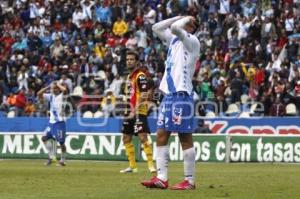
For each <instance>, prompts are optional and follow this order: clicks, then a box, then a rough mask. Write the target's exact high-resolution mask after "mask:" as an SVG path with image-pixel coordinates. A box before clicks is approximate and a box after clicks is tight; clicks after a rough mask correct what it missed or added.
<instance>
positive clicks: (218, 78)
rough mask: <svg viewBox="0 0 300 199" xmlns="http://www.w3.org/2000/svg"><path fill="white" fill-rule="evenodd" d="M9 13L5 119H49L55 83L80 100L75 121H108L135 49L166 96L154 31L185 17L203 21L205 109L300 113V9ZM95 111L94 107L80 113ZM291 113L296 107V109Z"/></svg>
mask: <svg viewBox="0 0 300 199" xmlns="http://www.w3.org/2000/svg"><path fill="white" fill-rule="evenodd" d="M0 4H1V7H0V111H3V112H4V114H2V115H7V116H8V117H12V116H13V115H14V114H15V116H16V117H17V116H46V115H47V113H46V111H45V110H47V109H46V108H45V106H47V104H45V103H44V102H41V101H39V99H38V98H37V96H36V93H37V91H38V90H39V89H40V88H42V87H44V86H46V85H49V84H50V83H51V82H52V81H54V80H58V81H61V82H62V83H64V84H65V85H66V86H67V87H68V90H69V93H70V94H73V95H71V96H72V97H69V101H70V102H71V103H72V104H73V107H74V108H73V110H74V112H77V111H80V113H81V115H82V114H83V113H85V112H86V111H91V112H92V114H93V113H95V112H97V111H103V110H102V109H103V107H102V104H103V103H102V101H103V98H104V97H105V91H106V90H108V89H109V90H112V95H113V96H112V97H118V96H119V95H122V94H123V91H122V89H121V88H122V87H124V81H125V77H126V74H127V70H126V66H125V65H126V63H125V52H126V50H127V49H136V50H137V51H138V52H139V60H140V62H141V64H142V65H144V66H146V67H147V68H148V69H149V71H150V73H151V75H152V78H153V80H154V81H155V85H156V90H158V89H157V86H158V85H159V82H160V79H161V78H162V74H163V71H164V60H165V57H166V48H165V47H164V46H163V45H162V43H161V42H160V41H159V40H158V39H157V37H156V35H154V34H153V33H152V30H151V26H152V24H154V23H155V22H157V21H160V20H162V19H165V18H169V17H173V16H176V15H194V16H195V17H197V19H198V20H199V21H200V27H199V29H198V30H197V31H196V35H197V37H198V38H199V40H200V42H201V53H200V54H199V60H198V62H197V67H196V72H195V75H194V87H195V91H196V93H195V95H194V97H195V99H196V100H201V101H210V102H216V103H218V104H219V106H222V108H220V107H219V108H218V110H228V109H229V110H230V107H229V105H230V104H233V103H236V104H237V106H239V105H240V102H241V96H243V100H244V99H246V98H245V95H246V96H249V98H247V99H246V100H247V101H249V102H253V101H256V102H260V103H261V104H263V105H264V108H265V110H264V114H265V115H271V116H284V115H286V114H288V115H289V114H293V115H295V114H296V115H298V114H299V112H300V111H299V107H300V77H299V67H300V48H299V38H300V34H299V32H300V19H299V18H300V1H299V0H294V1H293V0H264V1H258V0H232V1H229V0H220V1H218V0H167V1H165V0H140V1H137V0H96V1H90V0H82V1H78V0H77V1H76V0H74V1H70V0H57V1H54V0H2V1H1V2H0ZM92 95H94V96H95V95H97V96H99V97H98V98H90V97H89V96H92ZM87 101H88V102H93V103H94V104H90V105H88V106H80V107H82V110H76V108H77V107H78V106H77V105H78V104H80V103H84V102H87ZM291 103H292V104H294V105H295V107H294V106H293V107H292V106H291V105H289V106H287V105H288V104H291ZM95 104H96V105H95ZM26 107H27V109H26ZM232 107H233V106H232ZM234 108H238V107H234ZM276 108H277V109H278V108H279V109H280V112H278V111H277V112H276V111H274V110H275V109H276ZM294 108H295V109H296V110H295V109H294ZM25 109H26V111H25ZM12 111H13V112H14V114H12V113H11V112H12ZM285 112H287V113H285ZM96 115H97V116H96V117H99V114H96ZM105 115H110V114H109V113H107V114H105ZM250 115H253V114H250ZM91 117H92V116H91Z"/></svg>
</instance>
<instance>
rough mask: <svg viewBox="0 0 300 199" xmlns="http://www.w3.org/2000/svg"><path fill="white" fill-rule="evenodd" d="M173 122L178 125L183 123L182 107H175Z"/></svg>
mask: <svg viewBox="0 0 300 199" xmlns="http://www.w3.org/2000/svg"><path fill="white" fill-rule="evenodd" d="M172 122H173V123H174V124H176V125H181V123H182V108H174V112H173V117H172Z"/></svg>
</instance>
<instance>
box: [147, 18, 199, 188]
mask: <svg viewBox="0 0 300 199" xmlns="http://www.w3.org/2000/svg"><path fill="white" fill-rule="evenodd" d="M197 25H198V24H197V22H196V19H195V18H194V17H192V16H177V17H173V18H170V19H166V20H164V21H161V22H158V23H156V24H154V25H153V26H152V30H153V32H154V33H156V35H157V36H158V37H159V38H160V39H161V40H162V41H163V43H164V44H165V45H167V46H168V54H167V60H166V61H165V72H164V76H163V78H162V81H161V83H160V87H159V88H160V90H161V91H162V92H163V93H164V99H163V101H162V102H161V105H160V108H159V115H158V120H157V126H158V129H157V139H156V142H157V155H156V167H157V176H155V177H153V178H151V179H150V180H147V181H143V182H142V185H143V186H145V187H148V188H160V189H166V188H168V156H169V151H168V150H169V147H168V140H169V137H170V134H171V133H172V132H177V133H178V136H179V140H180V143H181V146H182V150H183V159H184V160H183V161H184V176H185V178H184V180H183V181H182V182H180V183H178V184H176V185H174V186H172V187H171V189H173V190H187V189H195V149H194V146H193V137H192V127H193V116H194V102H193V85H192V78H193V75H194V72H195V65H196V61H197V59H198V57H199V54H200V42H199V40H198V39H197V37H196V36H194V35H193V32H194V31H195V30H196V29H197Z"/></svg>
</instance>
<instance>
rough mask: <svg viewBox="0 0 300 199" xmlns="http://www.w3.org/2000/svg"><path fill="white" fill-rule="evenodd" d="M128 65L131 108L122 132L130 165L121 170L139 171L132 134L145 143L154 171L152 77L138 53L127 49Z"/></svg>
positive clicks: (127, 171)
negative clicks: (150, 115) (150, 119)
mask: <svg viewBox="0 0 300 199" xmlns="http://www.w3.org/2000/svg"><path fill="white" fill-rule="evenodd" d="M126 65H127V68H128V70H129V72H130V73H129V75H128V77H127V82H126V84H127V85H126V87H125V94H126V95H127V98H128V102H129V104H130V108H129V110H127V111H126V112H125V119H124V121H123V127H122V134H123V143H124V146H125V150H126V155H127V157H128V160H129V167H128V168H126V169H124V170H121V171H120V172H121V173H135V172H137V165H136V160H135V150H134V145H133V143H132V136H133V135H137V136H138V137H139V139H140V141H141V143H142V145H143V149H144V152H145V154H146V157H147V161H148V168H149V171H150V172H152V173H154V172H156V169H155V167H154V164H153V158H152V156H153V154H152V146H151V144H150V142H149V141H148V134H149V133H150V130H149V126H148V122H147V115H148V100H149V92H150V90H151V83H150V78H149V75H148V71H147V68H145V67H140V66H139V64H138V54H137V53H136V52H134V51H127V53H126Z"/></svg>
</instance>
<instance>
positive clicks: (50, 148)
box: [46, 140, 54, 160]
mask: <svg viewBox="0 0 300 199" xmlns="http://www.w3.org/2000/svg"><path fill="white" fill-rule="evenodd" d="M46 148H47V150H48V158H49V159H51V160H52V159H53V156H54V151H53V144H52V141H51V140H47V141H46Z"/></svg>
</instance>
